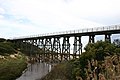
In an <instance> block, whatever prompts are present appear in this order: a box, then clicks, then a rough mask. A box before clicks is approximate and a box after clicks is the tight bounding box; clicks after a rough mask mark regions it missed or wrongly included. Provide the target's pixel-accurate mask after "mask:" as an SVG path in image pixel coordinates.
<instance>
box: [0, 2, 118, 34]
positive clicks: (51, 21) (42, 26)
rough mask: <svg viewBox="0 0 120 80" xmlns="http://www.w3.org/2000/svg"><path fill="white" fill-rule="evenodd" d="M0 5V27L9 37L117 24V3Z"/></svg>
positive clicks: (21, 3)
mask: <svg viewBox="0 0 120 80" xmlns="http://www.w3.org/2000/svg"><path fill="white" fill-rule="evenodd" d="M0 4H1V6H0V26H4V27H5V28H6V29H9V30H8V32H6V33H5V34H4V35H9V34H7V33H11V35H10V36H15V34H19V35H30V34H40V33H48V32H57V31H65V30H72V29H81V28H90V27H99V26H103V25H108V24H109V25H111V24H115V23H117V22H119V13H120V10H119V9H118V7H119V0H100V1H98V0H1V1H0ZM115 15H116V16H117V17H118V18H117V17H116V16H115ZM113 20H114V21H113ZM5 28H4V29H5ZM0 29H1V30H2V29H3V28H1V27H0Z"/></svg>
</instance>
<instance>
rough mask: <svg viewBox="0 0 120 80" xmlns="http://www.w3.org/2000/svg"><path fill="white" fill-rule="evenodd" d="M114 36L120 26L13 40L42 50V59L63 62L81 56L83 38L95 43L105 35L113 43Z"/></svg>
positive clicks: (119, 30)
mask: <svg viewBox="0 0 120 80" xmlns="http://www.w3.org/2000/svg"><path fill="white" fill-rule="evenodd" d="M112 34H120V25H112V26H105V27H96V28H88V29H80V30H70V31H63V32H55V33H45V34H39V35H32V36H23V37H16V38H13V39H11V40H12V41H13V42H15V43H18V44H21V43H27V44H32V45H34V46H37V47H38V48H40V49H42V50H43V54H41V55H40V56H41V59H45V58H47V59H49V60H60V61H61V60H70V59H71V56H72V57H73V58H76V57H77V56H78V57H79V56H80V54H81V53H82V47H83V46H82V42H81V37H82V36H89V41H88V43H94V42H95V36H96V35H104V36H105V38H104V39H105V41H109V42H111V35H112ZM71 37H73V38H74V42H73V44H71V43H70V38H71ZM61 39H62V40H61ZM71 45H73V53H70V47H71Z"/></svg>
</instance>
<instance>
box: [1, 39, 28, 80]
mask: <svg viewBox="0 0 120 80" xmlns="http://www.w3.org/2000/svg"><path fill="white" fill-rule="evenodd" d="M26 67H27V64H26V58H25V55H23V54H22V53H21V52H20V51H18V50H17V48H16V47H15V45H14V44H13V43H11V42H8V41H6V40H4V39H0V80H15V79H16V78H17V77H19V76H20V75H21V74H22V71H23V70H24V69H25V68H26Z"/></svg>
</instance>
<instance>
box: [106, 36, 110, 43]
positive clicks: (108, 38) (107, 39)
mask: <svg viewBox="0 0 120 80" xmlns="http://www.w3.org/2000/svg"><path fill="white" fill-rule="evenodd" d="M105 41H108V42H110V43H111V34H105Z"/></svg>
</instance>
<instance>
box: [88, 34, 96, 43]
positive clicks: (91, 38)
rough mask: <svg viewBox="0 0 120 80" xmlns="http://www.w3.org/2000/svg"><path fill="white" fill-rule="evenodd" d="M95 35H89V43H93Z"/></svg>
mask: <svg viewBox="0 0 120 80" xmlns="http://www.w3.org/2000/svg"><path fill="white" fill-rule="evenodd" d="M94 37H95V35H90V36H89V43H94V42H95V39H94Z"/></svg>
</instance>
